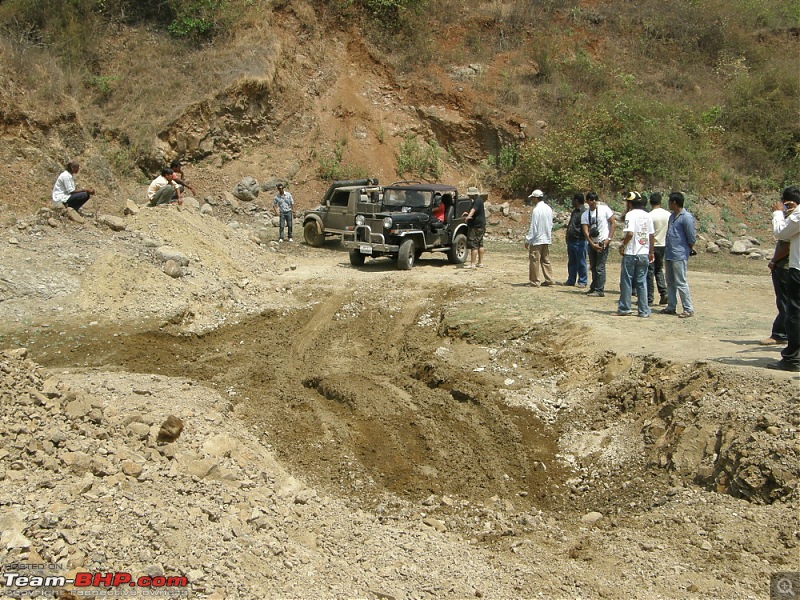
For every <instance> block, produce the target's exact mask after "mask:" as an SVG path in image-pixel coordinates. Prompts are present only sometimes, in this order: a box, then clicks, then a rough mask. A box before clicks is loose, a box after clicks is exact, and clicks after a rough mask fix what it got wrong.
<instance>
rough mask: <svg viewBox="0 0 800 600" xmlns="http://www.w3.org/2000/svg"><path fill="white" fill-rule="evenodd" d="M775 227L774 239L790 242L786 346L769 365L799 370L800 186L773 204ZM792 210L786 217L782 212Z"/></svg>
mask: <svg viewBox="0 0 800 600" xmlns="http://www.w3.org/2000/svg"><path fill="white" fill-rule="evenodd" d="M772 210H773V212H772V230H773V233H774V234H775V239H777V240H784V241H788V242H789V269H788V273H787V274H786V277H785V283H786V321H785V322H786V348H784V349H783V350H781V359H780V360H779V361H778V362H775V363H772V364H769V365H767V367H768V368H770V369H777V370H780V371H791V372H793V373H798V372H800V188H799V187H797V186H796V185H793V186H791V187H787V188H786V189H785V190H783V194H781V202H779V203H777V204H776V205H775V206H773V207H772ZM784 210H786V211H788V212H789V215H788V216H784V214H783V211H784Z"/></svg>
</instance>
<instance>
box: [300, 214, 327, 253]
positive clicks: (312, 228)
mask: <svg viewBox="0 0 800 600" xmlns="http://www.w3.org/2000/svg"><path fill="white" fill-rule="evenodd" d="M303 237H305V238H306V244H308V245H309V246H314V248H319V247H320V246H322V244H324V243H325V234H324V233H320V232H319V230H318V229H317V224H316V222H314V221H309V222H308V223H306V224H305V225H304V226H303Z"/></svg>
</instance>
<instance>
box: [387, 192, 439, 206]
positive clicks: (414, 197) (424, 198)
mask: <svg viewBox="0 0 800 600" xmlns="http://www.w3.org/2000/svg"><path fill="white" fill-rule="evenodd" d="M432 198H433V192H429V191H423V190H393V189H388V188H387V189H384V191H383V207H384V209H385V208H387V207H401V206H410V207H411V208H425V207H427V206H430V205H431V200H432Z"/></svg>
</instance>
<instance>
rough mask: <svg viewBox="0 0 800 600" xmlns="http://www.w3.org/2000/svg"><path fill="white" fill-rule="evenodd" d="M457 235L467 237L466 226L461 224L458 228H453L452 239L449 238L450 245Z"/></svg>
mask: <svg viewBox="0 0 800 600" xmlns="http://www.w3.org/2000/svg"><path fill="white" fill-rule="evenodd" d="M459 233H463V234H464V235H467V226H466V225H465V224H464V223H462V224H461V225H459V226H458V227H456V228H455V230H453V235H452V237H451V238H450V243H452V242H453V240H454V239H456V236H457V235H458V234H459Z"/></svg>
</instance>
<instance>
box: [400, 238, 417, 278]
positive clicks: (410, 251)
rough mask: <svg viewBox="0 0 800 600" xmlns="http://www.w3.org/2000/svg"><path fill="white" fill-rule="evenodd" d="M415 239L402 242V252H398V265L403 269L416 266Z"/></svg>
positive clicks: (406, 269)
mask: <svg viewBox="0 0 800 600" xmlns="http://www.w3.org/2000/svg"><path fill="white" fill-rule="evenodd" d="M414 256H415V252H414V240H406V241H405V242H403V243H402V244H400V252H398V253H397V266H398V267H399V268H400V269H402V270H403V271H408V270H409V269H411V267H413V266H414Z"/></svg>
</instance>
